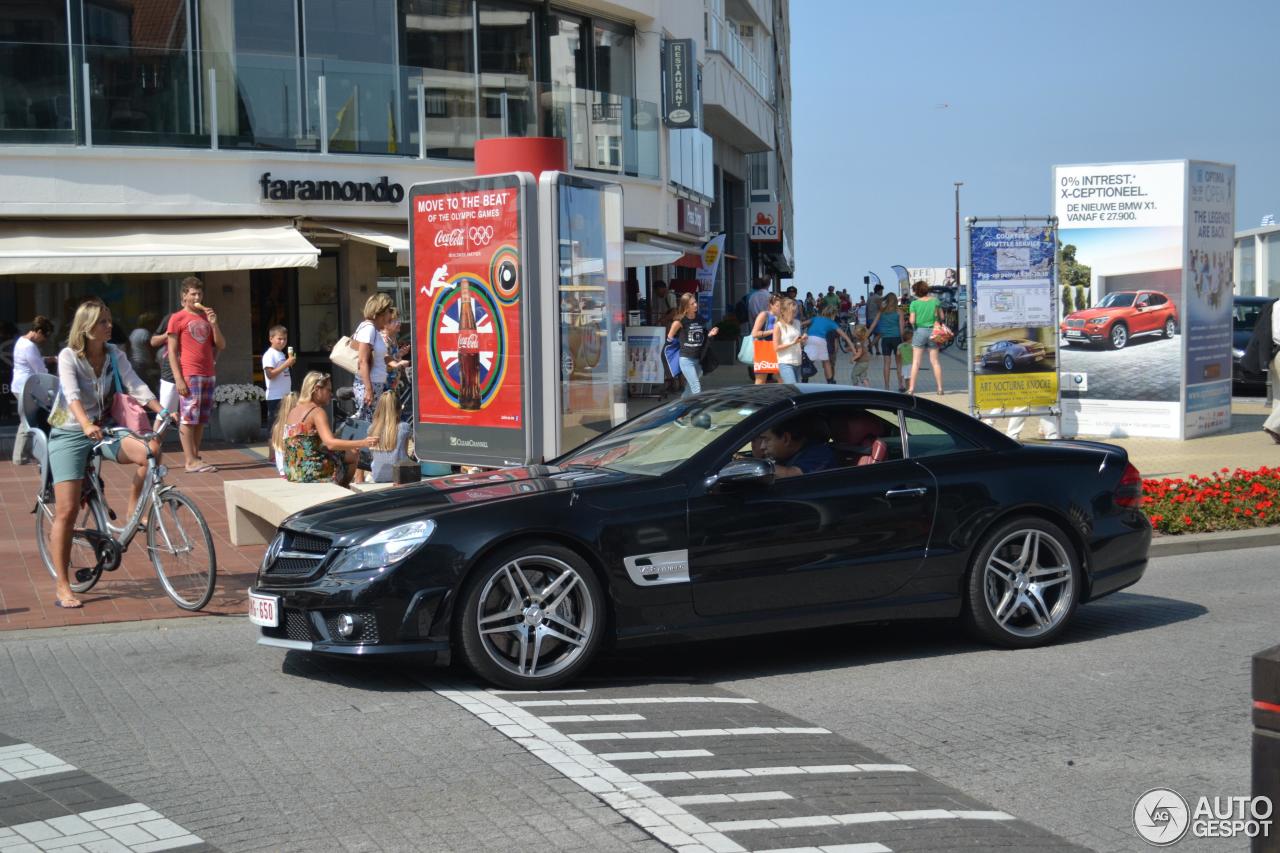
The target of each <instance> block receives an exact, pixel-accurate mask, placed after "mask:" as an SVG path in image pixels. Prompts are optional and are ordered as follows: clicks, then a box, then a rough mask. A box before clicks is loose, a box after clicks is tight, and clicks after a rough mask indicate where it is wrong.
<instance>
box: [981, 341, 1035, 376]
mask: <svg viewBox="0 0 1280 853" xmlns="http://www.w3.org/2000/svg"><path fill="white" fill-rule="evenodd" d="M1047 357H1048V353H1046V352H1045V346H1044V344H1042V343H1040V342H1039V341H1029V340H1027V339H1026V338H1013V339H1011V340H1007V341H996V342H995V343H993V344H991V346H989V347H987V348H986V349H985V350H983V352H982V355H980V356H979V357H978V366H979V367H1003V368H1004V369H1005V370H1016V369H1017V368H1019V367H1035V366H1036V365H1037V364H1040V363H1041V362H1043V361H1044V360H1045V358H1047Z"/></svg>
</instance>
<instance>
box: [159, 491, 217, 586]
mask: <svg viewBox="0 0 1280 853" xmlns="http://www.w3.org/2000/svg"><path fill="white" fill-rule="evenodd" d="M147 553H148V554H149V555H151V565H152V566H154V567H155V570H156V574H157V575H158V576H159V577H160V585H161V586H163V587H164V591H165V593H166V594H167V595H168V596H169V597H170V598H172V599H173V603H174V604H176V605H178V606H179V607H181V608H182V609H183V610H199V609H200V608H201V607H204V606H205V605H206V604H208V603H209V599H210V598H212V597H213V587H214V583H215V581H216V580H217V577H218V557H217V554H216V553H215V552H214V550H213V536H212V535H211V534H210V533H209V525H208V524H207V523H205V520H204V516H203V515H201V514H200V510H199V509H197V508H196V505H195V503H194V502H193V501H192V500H191V499H190V498H189V497H187V496H186V495H184V494H182V492H177V491H174V490H172V489H170V490H169V491H167V492H165V493H164V494H163V495H161V496H160V500H159V502H158V503H155V504H152V505H151V513H150V514H149V515H148V516H147Z"/></svg>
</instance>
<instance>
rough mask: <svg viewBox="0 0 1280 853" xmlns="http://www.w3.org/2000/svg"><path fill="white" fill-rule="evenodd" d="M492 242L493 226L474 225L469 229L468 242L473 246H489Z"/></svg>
mask: <svg viewBox="0 0 1280 853" xmlns="http://www.w3.org/2000/svg"><path fill="white" fill-rule="evenodd" d="M492 240H493V226H492V225H472V226H471V227H470V228H468V229H467V242H469V243H471V244H472V245H473V246H487V245H489V243H490V242H491V241H492Z"/></svg>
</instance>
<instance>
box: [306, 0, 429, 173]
mask: <svg viewBox="0 0 1280 853" xmlns="http://www.w3.org/2000/svg"><path fill="white" fill-rule="evenodd" d="M302 31H303V57H304V59H303V64H304V66H305V68H306V74H307V88H308V91H307V98H308V101H309V102H310V103H314V105H315V109H316V110H317V111H319V110H320V104H319V78H320V77H321V76H323V77H324V80H325V82H324V86H325V105H324V113H325V115H323V116H321V117H320V121H319V122H313V125H316V126H317V130H318V132H319V133H323V134H325V135H326V136H327V137H328V143H329V151H331V152H350V153H357V152H358V153H361V154H397V153H400V147H401V146H400V139H399V137H400V132H399V131H400V129H401V128H403V127H404V117H403V115H402V109H401V108H402V104H403V101H402V98H401V91H400V90H401V81H400V74H399V67H398V66H399V63H398V62H397V61H396V53H397V50H396V42H397V37H396V4H395V0H303V6H302Z"/></svg>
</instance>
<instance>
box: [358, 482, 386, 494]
mask: <svg viewBox="0 0 1280 853" xmlns="http://www.w3.org/2000/svg"><path fill="white" fill-rule="evenodd" d="M394 485H395V483H352V484H351V491H353V492H380V491H382V490H383V489H389V488H391V487H392V486H394Z"/></svg>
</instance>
